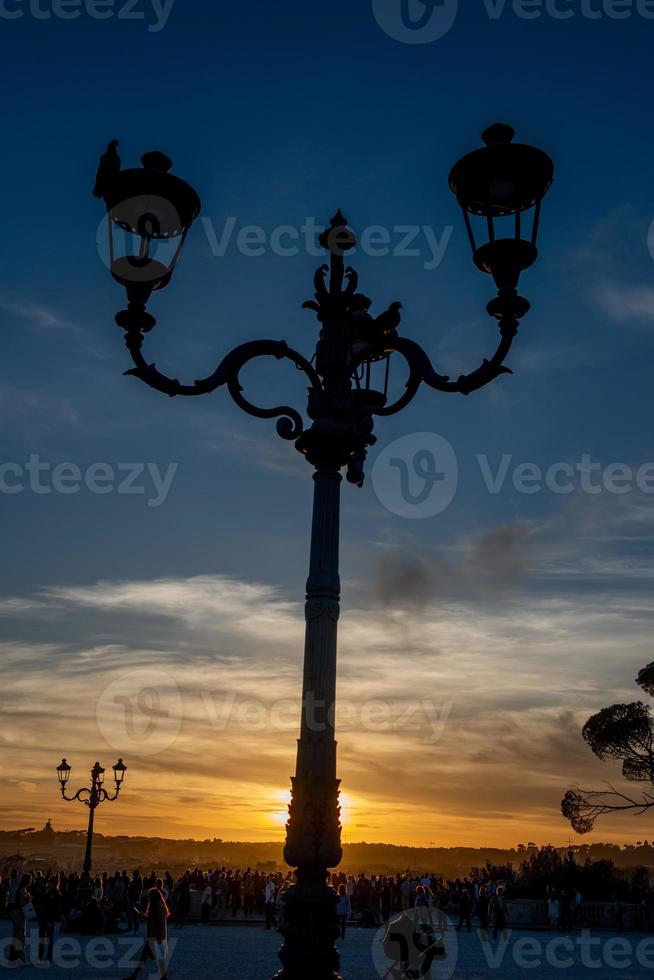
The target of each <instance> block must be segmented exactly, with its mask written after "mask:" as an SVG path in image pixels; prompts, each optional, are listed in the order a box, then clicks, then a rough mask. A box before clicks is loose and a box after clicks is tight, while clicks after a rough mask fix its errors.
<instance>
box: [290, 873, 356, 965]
mask: <svg viewBox="0 0 654 980" xmlns="http://www.w3.org/2000/svg"><path fill="white" fill-rule="evenodd" d="M283 916H284V919H283V923H282V925H281V927H280V932H281V933H282V935H283V936H284V944H283V946H282V947H281V949H280V951H279V958H280V960H281V961H282V964H283V965H282V969H281V970H279V972H278V973H276V974H275V976H274V977H273V980H342V978H341V975H340V973H339V964H340V957H339V952H338V950H337V948H336V946H335V941H336V939H337V937H338V926H337V923H336V895H335V894H334V890H333V889H332V888H330V887H329V886H328V885H327V870H326V869H325V870H324V871H298V872H297V884H296V885H293V886H292V887H291V888H289V889H288V891H286V893H285V899H284V910H283Z"/></svg>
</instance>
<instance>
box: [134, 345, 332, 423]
mask: <svg viewBox="0 0 654 980" xmlns="http://www.w3.org/2000/svg"><path fill="white" fill-rule="evenodd" d="M126 344H127V348H128V350H129V352H130V354H131V355H132V360H133V361H134V363H135V364H136V367H134V368H132V369H131V370H130V371H126V372H125V374H127V375H133V376H134V377H137V378H140V379H141V381H145V383H146V384H148V385H150V387H151V388H156V389H157V391H161V392H163V393H164V394H166V395H169V396H170V397H171V398H174V397H175V396H177V395H207V394H210V393H211V392H213V391H216V389H217V388H220V387H222V386H223V385H226V386H227V390H228V391H229V393H230V395H231V396H232V399H233V400H234V401H235V402H236V404H237V405H238V406H239V408H242V409H243V411H245V412H247V413H248V415H254V416H255V417H256V418H260V419H273V418H277V419H278V421H277V432H278V433H279V435H280V436H281V437H282V438H283V439H297V438H298V436H300V435H301V434H302V432H303V430H304V421H303V419H302V416H301V415H300V413H299V412H298V411H297V410H296V409H294V408H291V407H290V406H289V405H279V406H277V407H275V408H261V407H259V406H257V405H254V404H253V403H252V402H250V401H248V400H247V399H246V398H245V397H244V396H243V394H242V392H243V386H242V385H241V383H240V379H239V375H240V372H241V370H242V369H243V368H244V367H245V365H246V364H248V363H249V362H250V361H252V360H254V359H255V358H257V357H274V358H276V359H277V360H282V359H283V358H288V359H289V360H290V361H292V362H293V363H294V364H295V366H296V367H297V369H298V370H300V371H304V373H305V374H306V376H307V378H308V379H309V381H310V388H309V390H310V391H312V392H318V391H321V390H322V383H321V381H320V378H319V376H318V374H317V372H316V371H315V370H314V368H313V367H312V366H311V364H310V363H309V362H308V361H307V359H306V358H305V357H303V356H302V355H301V354H299V353H298V352H297V351H296V350H293V349H292V348H291V347H289V346H288V344H286V343H285V342H284V341H283V340H253V341H249V342H248V343H246V344H241V345H240V346H239V347H236V348H234V350H233V351H231V352H230V353H229V354H227V356H226V357H225V358H223V360H222V361H221V363H220V364H219V365H218V367H217V368H216V370H215V371H214V372H213V374H210V375H209V376H208V377H207V378H202V379H200V380H198V381H196V382H195V383H194V384H192V385H183V384H180V382H179V381H177V380H176V379H173V378H168V377H167V376H166V375H165V374H162V373H161V372H160V371H158V370H157V368H156V366H155V365H154V364H148V363H147V361H146V360H145V358H144V357H143V354H142V352H141V346H142V344H143V334H142V333H141V332H137V331H128V333H127V336H126Z"/></svg>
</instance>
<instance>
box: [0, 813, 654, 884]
mask: <svg viewBox="0 0 654 980" xmlns="http://www.w3.org/2000/svg"><path fill="white" fill-rule="evenodd" d="M84 842H85V833H84V832H83V831H79V830H71V831H56V830H54V829H53V828H52V827H51V826H50V824H47V825H46V827H45V828H44V829H43V830H40V831H34V830H33V829H31V828H28V829H23V830H15V831H0V859H4V862H5V863H6V862H7V860H8V859H11V858H12V857H14V856H16V855H22V856H23V857H25V858H27V859H28V863H30V864H32V865H35V866H38V865H47V866H49V867H60V868H64V869H68V868H71V869H72V868H77V867H79V865H80V864H81V859H82V854H83V848H84ZM535 849H536V848H535V846H533V847H529V846H526V845H523V844H520V845H518V846H517V847H515V848H510V849H502V848H496V847H431V848H421V847H400V846H397V845H393V844H384V843H359V844H345V845H344V847H343V863H342V868H343V869H344V870H346V871H351V872H353V873H357V872H360V871H370V872H377V873H385V872H396V871H406V870H407V869H411V870H416V871H423V872H424V871H430V872H432V871H433V872H437V873H439V874H443V875H446V876H447V877H457V876H462V875H465V874H468V873H469V872H470V869H471V868H472V867H474V866H476V865H484V864H486V862H487V861H490V862H491V863H492V864H495V865H500V864H507V863H511V864H514V865H515V866H516V867H517V866H518V865H519V864H520V863H521V862H522V861H524V860H525V858H526V857H528V856H529V854H530V852H531V851H532V850H535ZM558 850H559V851H560V852H561V853H566V852H567V851H568V848H567V847H563V848H558ZM572 850H573V851H574V853H575V856H576V860H577V863H583V861H585V860H586V859H587V858H590V859H591V860H593V861H599V860H606V859H608V860H611V861H613V863H614V864H615V865H616V866H617V867H623V868H625V867H637V866H640V865H646V866H650V867H654V845H652V844H650V843H649V842H648V841H644V842H643V843H642V844H639V845H630V844H628V845H625V846H623V847H621V846H620V845H618V844H575V845H573V846H572ZM94 858H95V860H94V864H95V867H96V868H98V869H105V868H106V869H110V868H112V869H115V868H123V867H125V868H130V867H131V866H137V865H138V866H143V867H150V866H151V867H170V869H171V870H173V871H174V870H176V869H180V870H182V869H183V868H185V867H187V866H189V865H191V866H193V867H194V866H196V865H199V866H201V867H203V868H208V867H212V868H213V867H222V866H223V865H224V866H226V867H232V868H236V867H248V866H249V867H255V866H257V865H269V864H271V863H274V864H276V865H277V866H278V867H279V868H284V867H286V865H285V864H284V859H283V844H282V843H281V842H280V841H269V842H264V843H261V842H258V843H257V842H244V841H225V840H221V839H220V838H213V839H208V840H203V841H198V840H193V839H191V838H189V839H186V840H184V839H178V840H175V839H170V838H163V837H128V836H116V837H106V836H103V835H102V834H96V835H95V836H94Z"/></svg>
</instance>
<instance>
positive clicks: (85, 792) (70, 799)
mask: <svg viewBox="0 0 654 980" xmlns="http://www.w3.org/2000/svg"><path fill="white" fill-rule="evenodd" d="M61 795H62V796H63V798H64V799H65V801H66V803H74V802H75V800H79V801H80V803H86V805H87V806H88V805H89V802H90V800H91V796H92V793H91V790H90V789H88V788H87V787H83V788H82V789H78V790H77V792H76V793H75V795H74V796H66V790H65V789H62V791H61Z"/></svg>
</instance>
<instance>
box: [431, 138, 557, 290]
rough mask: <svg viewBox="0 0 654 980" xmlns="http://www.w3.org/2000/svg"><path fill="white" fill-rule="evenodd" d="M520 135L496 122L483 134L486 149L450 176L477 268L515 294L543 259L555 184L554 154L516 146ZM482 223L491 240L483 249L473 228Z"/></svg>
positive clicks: (457, 166) (456, 166) (474, 155)
mask: <svg viewBox="0 0 654 980" xmlns="http://www.w3.org/2000/svg"><path fill="white" fill-rule="evenodd" d="M514 136H515V132H514V130H513V129H511V127H510V126H505V125H504V124H502V123H496V124H495V125H494V126H491V127H490V128H489V129H487V130H486V131H485V132H484V133H483V134H482V139H483V141H484V143H485V144H486V145H485V146H484V147H483V148H481V149H479V150H475V151H474V152H472V153H469V154H468V155H467V156H465V157H463V159H462V160H459V162H458V163H457V164H455V166H454V167H453V169H452V171H451V173H450V188H451V189H452V191H453V192H454V194H455V195H456V198H457V200H458V202H459V204H460V205H461V208H462V210H463V217H464V219H465V223H466V229H467V231H468V236H469V238H470V244H471V245H472V252H473V257H474V261H475V265H476V266H477V268H479V269H481V271H482V272H486V273H489V274H490V275H492V276H493V278H494V279H495V283H496V285H497V288H498V289H500V290H501V289H512V290H515V289H516V288H517V285H518V281H519V278H520V273H521V272H523V271H524V270H525V269H528V268H529V267H530V266H531V265H533V263H534V262H535V261H536V258H537V257H538V250H537V248H536V242H537V238H538V228H539V223H540V212H541V204H542V201H543V198H544V197H545V195H546V193H547V191H548V190H549V188H550V186H551V184H552V181H553V179H554V164H553V163H552V161H551V159H550V158H549V157H548V155H547V154H546V153H544V152H543V151H542V150H538V149H536V147H533V146H526V145H524V144H521V143H513V137H514ZM477 218H481V219H485V221H484V222H483V223H482V227H483V229H484V236H485V238H486V239H487V240H486V241H485V242H484V243H483V244H480V245H479V244H477V238H476V236H475V230H474V226H473V222H476V219H477ZM507 225H508V227H507ZM478 237H479V232H478ZM480 240H481V239H480Z"/></svg>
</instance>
